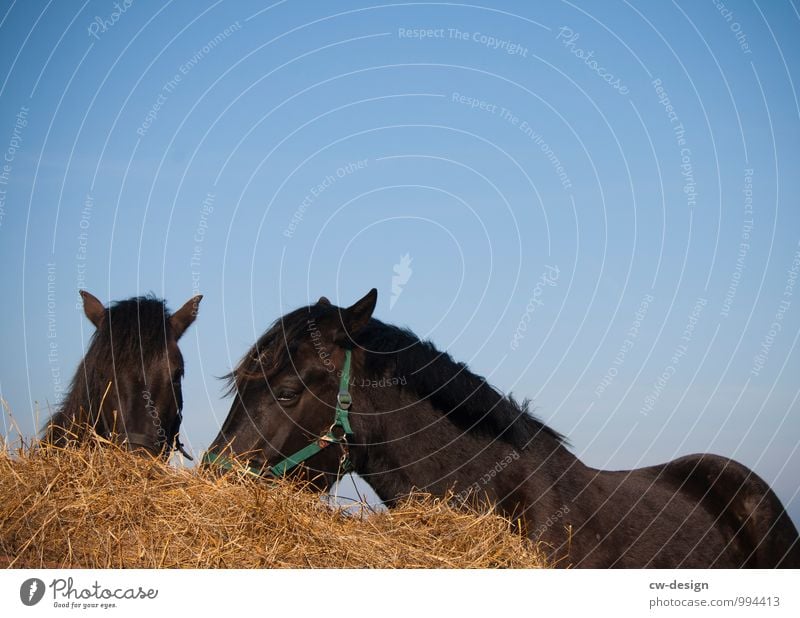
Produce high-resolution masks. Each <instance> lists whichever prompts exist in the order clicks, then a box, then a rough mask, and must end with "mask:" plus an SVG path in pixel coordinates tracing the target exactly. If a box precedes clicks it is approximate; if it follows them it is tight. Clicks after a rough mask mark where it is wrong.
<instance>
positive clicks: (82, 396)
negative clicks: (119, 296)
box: [47, 296, 171, 431]
mask: <svg viewBox="0 0 800 618" xmlns="http://www.w3.org/2000/svg"><path fill="white" fill-rule="evenodd" d="M169 328H171V327H170V323H169V311H168V309H167V307H166V305H165V304H164V301H163V300H161V299H158V298H155V297H153V296H139V297H135V298H129V299H128V300H121V301H118V302H115V303H112V304H111V305H110V306H109V307H108V308H106V314H105V317H104V318H103V321H102V322H101V323H100V327H99V328H98V329H97V330H96V331H95V332H94V334H93V335H92V338H91V340H90V342H89V348H88V350H87V351H86V356H84V358H83V360H82V361H81V363H80V365H78V369H77V371H76V372H75V376H74V377H73V378H72V383H71V384H70V389H69V394H68V395H67V398H66V399H65V400H64V403H63V404H62V405H61V407H60V409H59V410H58V412H56V413H55V414H54V415H53V417H52V418H51V419H50V420H49V421H48V424H47V426H48V428H50V427H52V428H64V427H69V426H70V425H71V424H72V423H73V422H74V421H77V422H90V423H93V424H94V423H96V422H97V420H98V419H97V412H98V408H99V406H100V402H101V399H102V397H103V395H104V394H105V392H106V389H107V388H108V383H109V381H112V380H113V379H114V377H115V374H124V373H125V372H141V371H142V368H143V367H144V366H145V365H146V364H147V363H148V362H149V361H150V360H152V359H153V358H154V357H156V356H158V355H160V354H163V353H164V352H165V349H166V342H167V337H168V336H169V331H168V329H169ZM55 431H58V430H57V429H55Z"/></svg>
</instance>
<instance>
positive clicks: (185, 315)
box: [169, 294, 203, 339]
mask: <svg viewBox="0 0 800 618" xmlns="http://www.w3.org/2000/svg"><path fill="white" fill-rule="evenodd" d="M201 300H203V295H202V294H198V295H197V296H195V297H193V298H190V299H189V300H187V301H186V304H185V305H184V306H183V307H181V308H180V309H178V310H177V311H176V312H175V313H173V314H172V315H171V316H170V318H169V323H170V324H171V325H172V332H173V334H174V335H175V339H180V338H181V335H183V333H185V332H186V329H187V328H189V326H191V324H192V322H194V320H195V318H196V317H197V308H198V306H199V305H200V301H201Z"/></svg>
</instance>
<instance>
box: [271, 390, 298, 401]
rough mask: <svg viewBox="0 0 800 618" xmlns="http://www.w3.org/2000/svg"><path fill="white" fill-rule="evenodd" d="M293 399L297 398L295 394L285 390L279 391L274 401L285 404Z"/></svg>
mask: <svg viewBox="0 0 800 618" xmlns="http://www.w3.org/2000/svg"><path fill="white" fill-rule="evenodd" d="M295 397H297V393H295V392H294V391H286V390H283V391H279V392H278V393H276V395H275V399H277V400H278V401H280V402H283V403H286V402H288V401H293V400H294V398H295Z"/></svg>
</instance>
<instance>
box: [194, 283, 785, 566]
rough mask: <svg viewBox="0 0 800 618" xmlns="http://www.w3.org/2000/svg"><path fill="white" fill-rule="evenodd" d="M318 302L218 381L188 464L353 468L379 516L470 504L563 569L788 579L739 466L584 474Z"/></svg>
mask: <svg viewBox="0 0 800 618" xmlns="http://www.w3.org/2000/svg"><path fill="white" fill-rule="evenodd" d="M376 302H377V291H376V290H375V289H373V290H371V291H370V292H369V293H368V294H367V295H366V296H364V297H363V298H362V299H361V300H359V301H357V302H356V303H354V304H353V305H352V306H350V307H347V308H342V307H337V306H335V305H333V304H332V303H331V302H330V301H329V300H328V299H326V298H325V297H322V298H320V299H319V301H318V302H317V303H315V304H312V305H309V306H306V307H301V308H299V309H296V310H294V311H292V312H290V313H287V314H286V315H284V316H282V317H281V318H279V319H278V320H277V321H276V322H275V323H274V324H273V325H272V326H271V327H270V328H269V329H268V330H267V331H266V332H265V333H264V334H263V335H262V336H261V337H260V338H259V339H258V341H257V342H256V343H255V345H253V347H252V348H251V349H250V350H249V351H248V352H247V353H246V354H245V355H244V357H243V358H242V359H241V361H240V362H239V363H238V365H237V366H236V368H235V369H234V370H233V371H232V372H231V373H230V374H229V375H228V376H227V377H228V379H229V381H230V392H231V394H233V395H234V397H235V398H234V401H233V404H232V406H231V409H230V412H229V414H228V416H227V418H226V419H225V421H224V423H223V425H222V426H221V428H220V432H219V435H218V436H217V437H216V438H215V440H214V442H213V443H212V444H211V445H210V446H209V449H208V451H207V452H206V454H205V456H204V465H205V466H206V467H213V466H214V465H217V466H219V467H221V468H223V469H224V468H232V467H234V466H235V465H236V463H237V462H238V465H241V466H244V467H245V470H246V471H247V472H249V473H251V474H253V475H258V476H261V477H277V476H285V475H297V476H300V477H304V479H305V480H306V481H308V482H309V483H310V484H311V485H312V487H313V488H315V489H320V490H325V489H327V488H329V487H330V486H331V485H332V484H333V483H334V482H335V481H336V480H337V479H338V478H339V477H340V476H341V475H342V474H343V473H345V472H348V471H355V472H357V473H358V474H359V475H360V476H362V477H363V478H364V479H365V480H367V481H368V482H369V483H370V485H371V486H372V487H373V488H374V489H375V491H376V493H377V494H378V496H379V497H380V498H381V499H382V500H383V501H384V502H385V503H386V504H387V506H389V507H391V506H392V505H393V504H394V503H396V502H397V501H398V500H400V499H401V498H403V497H404V496H408V495H409V494H411V493H413V492H415V491H424V492H428V493H431V494H433V495H435V496H439V497H441V498H442V499H446V500H451V501H454V502H456V503H457V504H462V503H463V502H468V501H473V502H474V501H477V502H478V503H481V504H487V505H490V506H491V507H492V508H495V509H497V510H499V512H501V513H502V514H503V515H505V516H506V517H507V518H508V519H509V520H510V521H511V522H513V525H514V526H515V528H516V529H517V530H519V532H521V533H523V534H526V535H527V536H528V537H529V538H531V539H532V540H534V541H536V542H538V543H539V547H542V548H543V549H544V551H545V552H546V555H547V558H548V560H549V562H550V564H553V565H555V566H571V567H589V568H599V567H627V568H642V567H655V568H678V567H684V568H706V567H724V568H731V567H737V568H738V567H755V568H765V567H784V568H798V567H800V542H798V533H797V529H796V528H795V526H794V524H793V523H792V521H791V519H790V518H789V516H788V514H787V513H786V511H785V509H784V507H783V505H782V504H781V502H780V500H779V499H778V497H777V496H776V495H775V493H774V492H773V491H772V490H771V489H770V487H769V486H768V485H767V483H765V482H764V481H763V480H762V479H761V478H759V477H758V476H757V475H756V474H755V473H754V472H753V471H752V470H749V469H748V468H746V467H745V466H744V465H742V464H740V463H737V462H736V461H733V460H731V459H728V458H725V457H721V456H718V455H710V454H696V455H688V456H685V457H681V458H679V459H676V460H674V461H670V462H668V463H665V464H661V465H655V466H650V467H646V468H639V469H634V470H623V471H603V470H597V469H593V468H590V467H589V466H587V465H585V464H584V463H582V462H581V461H580V460H579V459H578V458H577V457H576V456H575V455H573V454H572V453H571V452H570V450H569V448H568V444H567V442H566V440H565V438H564V437H563V436H562V435H561V434H559V433H558V432H556V431H555V430H553V429H551V428H550V427H548V426H547V425H545V424H544V423H543V422H541V421H540V420H538V419H537V418H535V417H534V416H533V415H532V414H531V413H530V412H529V403H528V402H527V401H523V402H518V401H516V400H515V399H513V398H512V397H511V396H504V395H502V394H501V393H500V392H499V391H498V390H497V389H495V388H494V387H492V386H491V385H490V384H489V383H487V381H486V380H485V379H484V378H482V377H480V376H478V375H475V374H474V373H472V372H471V371H470V370H469V369H468V368H467V366H466V365H464V364H463V363H458V362H456V361H454V360H453V359H452V358H451V356H450V355H449V354H447V353H446V352H442V351H439V350H438V349H437V348H436V347H435V346H434V345H433V344H432V343H430V342H429V341H421V340H420V339H419V338H418V337H416V336H415V335H414V334H413V333H412V332H411V331H409V330H406V329H403V328H398V327H396V326H392V325H389V324H385V323H383V322H381V321H379V320H377V319H376V318H374V317H372V313H373V311H374V309H375V304H376Z"/></svg>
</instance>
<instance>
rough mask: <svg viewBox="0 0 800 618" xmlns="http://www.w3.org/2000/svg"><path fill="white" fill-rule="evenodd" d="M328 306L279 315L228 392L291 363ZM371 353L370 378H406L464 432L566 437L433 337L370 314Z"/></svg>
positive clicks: (364, 336)
mask: <svg viewBox="0 0 800 618" xmlns="http://www.w3.org/2000/svg"><path fill="white" fill-rule="evenodd" d="M337 311H338V309H337V308H336V307H332V306H329V305H320V304H316V305H311V306H309V307H301V308H300V309H296V310H294V311H292V312H291V313H288V314H286V315H285V316H283V317H282V318H280V319H278V320H277V321H276V322H275V323H274V324H272V326H270V328H269V329H268V330H267V331H266V332H265V333H264V334H263V335H262V336H261V337H260V338H259V339H258V341H257V342H256V343H255V345H254V346H253V347H252V348H250V350H249V351H248V352H247V354H246V355H245V356H244V358H243V359H242V361H241V362H240V363H239V365H238V366H237V367H236V369H235V370H234V371H232V372H231V373H230V374H228V375H227V376H225V377H226V378H227V380H228V382H229V385H230V390H229V393H230V394H234V393H236V392H237V391H239V392H241V389H242V388H243V387H244V386H245V385H246V384H248V383H249V382H252V381H260V380H265V379H268V378H269V377H270V376H271V375H274V374H276V373H278V372H279V371H280V370H282V369H283V368H284V367H285V366H286V365H287V364H288V362H289V359H290V357H291V355H292V352H293V351H294V349H296V347H297V345H298V344H299V343H300V342H301V341H303V340H305V339H307V338H309V336H310V335H309V332H310V331H309V326H308V324H309V320H314V322H315V323H317V324H321V323H324V322H325V321H326V320H330V319H331V318H333V319H336V313H337ZM353 343H355V344H356V345H357V346H359V347H361V348H363V349H365V350H367V351H368V353H367V354H366V355H365V356H366V361H365V370H366V372H367V374H368V375H367V376H364V377H365V378H369V379H370V380H380V379H381V378H384V377H386V378H398V379H401V378H404V382H405V384H404V385H403V386H402V387H401V388H404V389H410V391H411V392H413V393H415V395H416V396H418V397H419V398H420V399H427V400H428V401H429V402H430V403H431V405H432V406H433V407H434V408H435V409H437V410H439V411H440V412H442V413H443V414H445V415H447V417H448V419H449V420H450V421H451V422H453V423H454V424H456V425H457V426H459V427H461V428H462V429H463V430H464V431H477V432H481V433H483V434H484V435H487V436H489V437H491V438H497V439H500V440H503V441H505V442H507V443H509V444H511V445H512V446H514V447H515V448H518V449H524V448H526V447H527V446H528V445H529V444H530V442H531V441H532V440H533V439H534V438H535V437H536V436H537V435H539V434H540V433H544V434H545V435H547V436H550V437H551V438H554V439H555V440H557V441H558V442H559V443H565V439H564V437H563V436H562V435H561V434H559V433H558V432H556V431H555V430H553V429H551V428H550V427H548V426H547V425H545V424H544V423H543V422H541V421H540V420H538V419H537V418H535V417H534V416H533V415H532V414H531V413H530V411H529V402H528V400H523V401H522V402H517V401H516V400H514V398H513V397H511V396H504V395H502V394H501V393H500V392H499V391H497V390H496V389H495V388H494V387H492V386H491V385H490V384H489V383H488V382H487V381H486V380H485V379H484V378H482V377H480V376H478V375H476V374H474V373H472V372H471V371H470V370H469V369H468V368H467V366H466V365H465V364H464V363H459V362H456V361H454V360H453V358H452V357H451V356H450V355H449V354H448V353H447V352H442V351H440V350H438V349H436V347H435V346H434V345H433V343H431V342H430V341H422V340H420V339H419V338H418V337H417V336H416V335H415V334H414V333H412V332H411V331H410V330H407V329H404V328H400V327H397V326H392V325H390V324H385V323H384V322H381V321H380V320H377V319H375V318H372V319H371V320H370V321H369V324H368V325H367V326H366V327H365V328H364V329H362V330H361V332H359V333H358V335H356V337H355V340H354V342H353Z"/></svg>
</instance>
